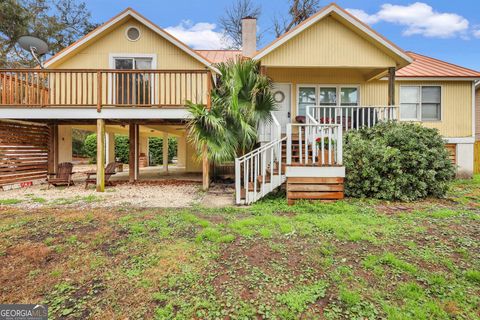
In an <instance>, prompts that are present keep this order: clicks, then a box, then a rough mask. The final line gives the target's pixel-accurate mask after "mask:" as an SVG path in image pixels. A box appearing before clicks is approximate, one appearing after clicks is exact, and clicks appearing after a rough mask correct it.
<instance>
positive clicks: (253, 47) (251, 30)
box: [242, 17, 257, 58]
mask: <svg viewBox="0 0 480 320" xmlns="http://www.w3.org/2000/svg"><path fill="white" fill-rule="evenodd" d="M256 51H257V19H256V18H253V17H245V18H243V19H242V55H243V56H244V57H249V58H251V57H253V55H254V54H255V52H256Z"/></svg>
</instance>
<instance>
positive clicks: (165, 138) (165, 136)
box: [162, 132, 168, 174]
mask: <svg viewBox="0 0 480 320" xmlns="http://www.w3.org/2000/svg"><path fill="white" fill-rule="evenodd" d="M162 148H163V171H165V174H168V133H167V132H164V133H163V143H162Z"/></svg>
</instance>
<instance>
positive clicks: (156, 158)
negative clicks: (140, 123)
mask: <svg viewBox="0 0 480 320" xmlns="http://www.w3.org/2000/svg"><path fill="white" fill-rule="evenodd" d="M83 149H84V150H85V153H86V155H87V156H88V157H89V158H90V160H91V161H92V162H93V163H95V161H96V159H97V134H95V133H92V134H90V135H88V136H87V137H86V139H85V144H84V146H83ZM148 149H149V152H150V165H160V164H162V163H163V138H157V137H152V138H149V141H148ZM129 153H130V152H129V140H128V136H121V135H115V158H118V159H119V161H120V162H122V163H128V159H129ZM176 155H177V139H175V138H169V139H168V162H172V160H173V158H174V157H175V156H176Z"/></svg>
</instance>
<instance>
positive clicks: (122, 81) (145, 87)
mask: <svg viewBox="0 0 480 320" xmlns="http://www.w3.org/2000/svg"><path fill="white" fill-rule="evenodd" d="M115 69H116V70H150V69H152V59H151V58H115ZM152 77H153V75H152V74H150V73H137V72H131V73H130V72H125V73H123V72H122V73H117V74H115V76H114V79H113V83H114V85H115V90H114V92H115V104H117V105H148V104H151V103H152V101H151V96H152V95H151V92H152V87H151V81H150V79H151V78H152Z"/></svg>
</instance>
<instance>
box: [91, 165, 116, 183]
mask: <svg viewBox="0 0 480 320" xmlns="http://www.w3.org/2000/svg"><path fill="white" fill-rule="evenodd" d="M116 166H117V164H116V163H115V162H110V163H109V164H107V166H106V167H105V185H106V186H113V183H112V182H111V181H110V177H111V176H113V175H114V174H115V168H116ZM85 174H86V175H87V179H85V189H87V188H88V185H89V184H93V185H95V184H97V177H96V174H97V172H96V171H88V172H85ZM92 176H95V177H92Z"/></svg>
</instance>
